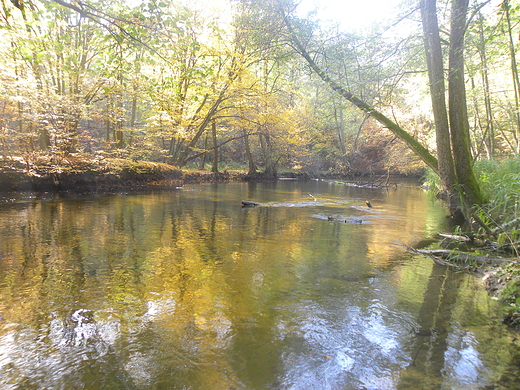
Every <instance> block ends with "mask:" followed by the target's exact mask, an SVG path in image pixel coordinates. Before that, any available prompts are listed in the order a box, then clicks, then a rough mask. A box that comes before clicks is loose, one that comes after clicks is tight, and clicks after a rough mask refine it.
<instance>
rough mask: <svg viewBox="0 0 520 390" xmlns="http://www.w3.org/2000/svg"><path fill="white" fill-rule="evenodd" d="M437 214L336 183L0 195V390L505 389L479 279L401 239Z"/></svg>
mask: <svg viewBox="0 0 520 390" xmlns="http://www.w3.org/2000/svg"><path fill="white" fill-rule="evenodd" d="M243 199H244V200H250V201H254V202H257V203H259V206H258V207H248V208H243V207H242V206H241V200H243ZM365 200H370V202H371V203H372V205H373V207H372V208H368V207H367V206H366V204H365ZM445 214H446V211H445V210H444V208H443V206H442V204H441V203H439V202H438V201H435V200H434V199H432V197H431V196H429V195H428V194H426V193H425V192H423V191H422V190H420V189H419V188H417V187H416V186H407V185H400V186H399V187H398V188H396V189H389V190H384V189H370V188H358V187H354V186H349V185H346V184H344V183H338V182H333V181H305V182H299V181H281V180H280V181H277V182H267V183H229V184H223V183H220V184H206V185H190V186H186V187H184V188H182V189H178V190H175V191H172V192H166V193H151V194H127V195H110V196H92V197H79V198H48V199H28V198H25V199H18V200H16V199H12V200H8V199H7V200H4V201H3V202H2V203H0V240H1V241H0V294H1V295H0V388H1V389H67V390H68V389H96V390H97V389H193V390H198V389H210V390H211V389H216V390H220V389H229V390H231V389H259V390H261V389H302V390H303V389H305V390H312V389H316V390H328V389H341V390H347V389H374V390H376V389H377V390H382V389H419V388H420V389H484V388H495V387H490V386H492V385H494V384H495V383H499V386H498V387H496V388H501V389H516V388H518V384H517V381H516V380H517V379H518V370H519V369H518V366H519V362H520V358H519V356H520V352H519V343H518V340H516V337H517V334H516V333H514V332H512V331H511V330H509V329H508V328H507V327H505V326H504V325H503V324H502V323H501V322H500V315H499V312H498V309H499V304H498V303H497V302H496V301H494V300H492V299H490V298H489V297H488V296H487V294H486V292H485V291H484V290H483V287H482V282H481V280H480V279H479V278H477V277H475V276H473V275H470V274H467V273H464V272H455V271H453V270H451V269H448V268H446V267H444V266H441V265H438V264H436V263H435V262H434V261H432V260H431V259H429V258H427V257H424V256H418V255H412V254H409V253H407V252H404V251H403V250H402V249H401V248H400V247H399V245H400V244H405V245H409V246H425V245H427V244H428V243H430V242H433V241H434V240H436V233H438V232H441V231H446V230H447V229H448V227H447V225H446V223H447V222H446V218H445ZM515 386H516V387H515Z"/></svg>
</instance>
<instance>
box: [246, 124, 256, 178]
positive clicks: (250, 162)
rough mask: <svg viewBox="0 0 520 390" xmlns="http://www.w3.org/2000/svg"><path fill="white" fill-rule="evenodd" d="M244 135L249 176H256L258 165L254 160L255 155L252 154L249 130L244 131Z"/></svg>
mask: <svg viewBox="0 0 520 390" xmlns="http://www.w3.org/2000/svg"><path fill="white" fill-rule="evenodd" d="M242 131H243V133H244V144H245V147H246V158H247V165H248V167H249V171H248V172H247V174H248V175H250V176H252V175H255V174H256V169H257V168H256V165H255V161H254V160H253V153H251V147H250V146H249V134H247V130H242Z"/></svg>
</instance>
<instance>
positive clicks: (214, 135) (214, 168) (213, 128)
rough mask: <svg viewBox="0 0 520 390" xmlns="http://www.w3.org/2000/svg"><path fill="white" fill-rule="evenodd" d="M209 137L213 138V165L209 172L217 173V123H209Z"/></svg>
mask: <svg viewBox="0 0 520 390" xmlns="http://www.w3.org/2000/svg"><path fill="white" fill-rule="evenodd" d="M211 136H212V138H213V164H212V166H211V172H214V173H217V172H218V144H217V123H216V122H215V121H213V122H211Z"/></svg>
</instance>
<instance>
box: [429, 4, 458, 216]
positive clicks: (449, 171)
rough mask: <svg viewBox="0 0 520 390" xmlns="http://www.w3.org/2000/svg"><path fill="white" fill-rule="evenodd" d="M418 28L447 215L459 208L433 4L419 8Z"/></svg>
mask: <svg viewBox="0 0 520 390" xmlns="http://www.w3.org/2000/svg"><path fill="white" fill-rule="evenodd" d="M421 16H422V25H423V31H424V45H425V51H426V63H427V66H428V78H429V81H430V96H431V100H432V110H433V117H434V122H435V136H436V142H437V158H438V161H439V165H438V167H439V168H438V169H439V170H438V173H439V178H440V179H441V185H442V191H443V194H442V195H443V198H444V199H445V200H446V201H447V202H448V208H449V210H450V212H451V213H454V212H456V210H457V209H458V208H459V203H458V198H457V197H455V196H453V193H454V192H455V189H456V177H455V168H454V166H453V156H452V152H451V139H450V125H449V122H448V111H447V109H446V98H445V96H446V87H445V84H444V64H443V55H442V47H441V38H440V34H439V23H438V20H437V2H436V0H424V1H423V3H422V5H421Z"/></svg>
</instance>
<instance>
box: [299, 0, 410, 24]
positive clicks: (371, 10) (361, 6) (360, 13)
mask: <svg viewBox="0 0 520 390" xmlns="http://www.w3.org/2000/svg"><path fill="white" fill-rule="evenodd" d="M402 2H403V0H302V1H301V3H300V6H299V8H300V12H301V14H302V15H305V14H306V13H307V12H309V11H312V10H314V9H317V10H318V18H319V19H321V20H324V21H325V20H331V21H333V22H339V23H340V25H341V27H342V29H344V30H346V31H354V30H360V29H362V28H363V27H369V26H371V25H372V24H373V23H376V22H378V21H382V20H384V18H385V17H387V16H395V15H396V13H397V11H396V10H395V7H397V6H398V5H399V4H400V3H402Z"/></svg>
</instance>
